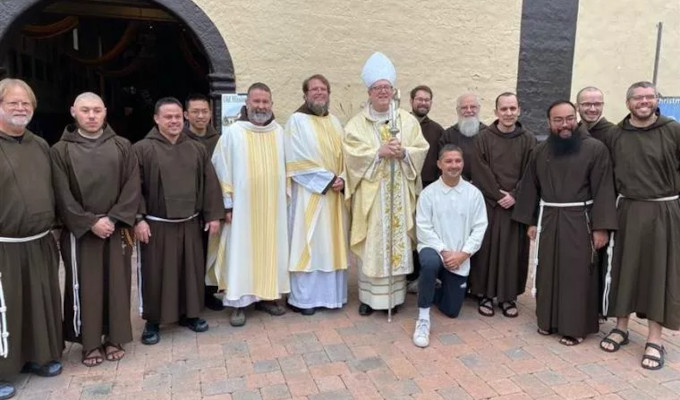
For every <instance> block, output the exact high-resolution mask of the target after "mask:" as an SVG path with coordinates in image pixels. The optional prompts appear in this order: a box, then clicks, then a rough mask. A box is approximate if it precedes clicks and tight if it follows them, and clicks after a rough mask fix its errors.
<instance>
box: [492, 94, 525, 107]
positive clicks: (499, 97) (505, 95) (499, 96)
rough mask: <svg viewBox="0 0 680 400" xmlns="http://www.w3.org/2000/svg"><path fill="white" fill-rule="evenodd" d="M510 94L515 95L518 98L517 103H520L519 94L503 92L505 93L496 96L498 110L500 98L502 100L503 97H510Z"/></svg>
mask: <svg viewBox="0 0 680 400" xmlns="http://www.w3.org/2000/svg"><path fill="white" fill-rule="evenodd" d="M509 96H515V98H516V99H517V103H519V97H517V95H516V94H515V93H512V92H503V93H501V94H499V95H498V97H496V103H495V104H496V110H498V100H500V99H501V97H509Z"/></svg>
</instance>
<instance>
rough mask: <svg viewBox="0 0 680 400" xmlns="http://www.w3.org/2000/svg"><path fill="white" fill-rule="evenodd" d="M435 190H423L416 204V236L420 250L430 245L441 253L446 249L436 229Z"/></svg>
mask: <svg viewBox="0 0 680 400" xmlns="http://www.w3.org/2000/svg"><path fill="white" fill-rule="evenodd" d="M432 194H434V192H433V191H427V192H423V193H422V194H421V195H420V198H419V199H418V204H417V206H416V237H417V238H418V250H419V251H420V250H422V249H423V248H425V247H430V248H432V249H434V250H436V251H437V253H440V252H441V251H442V250H445V249H446V246H445V245H444V242H443V241H442V240H441V238H440V237H439V235H438V234H437V232H435V230H434V224H433V223H432V222H433V220H434V208H433V204H432V199H431V198H430V197H431V195H432Z"/></svg>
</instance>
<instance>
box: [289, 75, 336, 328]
mask: <svg viewBox="0 0 680 400" xmlns="http://www.w3.org/2000/svg"><path fill="white" fill-rule="evenodd" d="M302 92H303V99H304V101H305V103H304V104H303V105H302V106H300V108H298V109H297V111H295V113H293V115H291V117H290V118H289V119H288V122H287V123H286V128H285V131H286V135H285V145H286V146H285V149H286V150H285V153H286V173H287V175H288V177H290V178H292V188H291V192H292V197H291V205H290V213H289V221H290V222H289V226H290V227H291V230H290V232H291V238H290V240H291V246H290V261H289V263H288V269H289V271H290V285H291V291H290V295H289V296H288V304H289V306H290V307H291V308H292V309H293V310H294V311H300V312H301V313H302V314H303V315H312V314H314V312H315V310H316V308H317V307H325V308H340V307H342V305H343V304H345V303H346V302H347V267H348V254H347V253H348V247H347V232H348V230H347V228H348V223H349V221H348V215H347V209H346V207H345V201H344V197H345V196H344V189H345V166H344V164H345V163H344V159H343V155H342V136H343V135H344V132H343V130H342V125H341V124H340V121H339V120H338V119H337V118H336V117H335V116H334V115H332V114H330V113H329V112H328V107H329V104H330V100H329V98H330V93H331V85H330V83H329V82H328V79H326V78H325V77H324V76H323V75H319V74H317V75H312V76H311V77H309V78H307V79H305V81H304V82H303V83H302Z"/></svg>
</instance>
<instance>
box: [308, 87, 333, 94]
mask: <svg viewBox="0 0 680 400" xmlns="http://www.w3.org/2000/svg"><path fill="white" fill-rule="evenodd" d="M307 91H308V92H314V93H317V92H324V93H328V89H327V88H325V87H323V86H319V87H313V88H310V89H308V90H307Z"/></svg>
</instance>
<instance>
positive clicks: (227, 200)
mask: <svg viewBox="0 0 680 400" xmlns="http://www.w3.org/2000/svg"><path fill="white" fill-rule="evenodd" d="M272 105H273V101H272V92H271V89H269V86H267V85H265V84H264V83H261V82H257V83H254V84H252V85H250V87H249V88H248V96H247V98H246V105H245V106H244V108H243V109H242V111H241V119H240V120H239V121H236V122H235V123H233V124H231V125H230V126H229V128H227V130H226V131H225V132H224V134H223V135H222V136H221V137H220V140H219V141H218V143H217V147H216V148H215V153H214V154H213V158H212V163H213V165H214V166H215V171H216V172H217V177H218V178H219V181H220V185H221V187H222V197H223V202H224V209H225V210H226V214H225V224H224V226H223V227H222V233H221V235H220V237H219V240H215V241H213V242H212V243H211V244H210V246H209V247H208V275H207V277H206V281H207V282H208V283H209V284H212V285H215V286H217V287H218V288H219V289H220V290H221V291H222V292H223V296H224V297H223V300H222V303H223V304H224V305H225V306H228V307H232V308H233V310H232V313H231V317H230V319H229V322H230V323H231V325H232V326H243V325H244V324H245V323H246V315H245V312H244V309H245V307H247V306H249V305H250V304H253V303H255V308H256V309H258V310H262V311H264V312H266V313H269V314H271V315H275V316H278V315H282V314H284V313H285V312H286V310H285V308H283V306H281V305H280V304H278V302H277V300H278V299H280V298H281V296H282V295H283V294H284V293H288V292H290V283H289V277H288V226H287V220H286V218H287V211H286V164H285V161H286V160H285V155H284V143H283V141H284V132H283V128H282V127H281V125H279V124H278V123H277V122H276V121H275V120H274V113H273V112H272Z"/></svg>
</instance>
